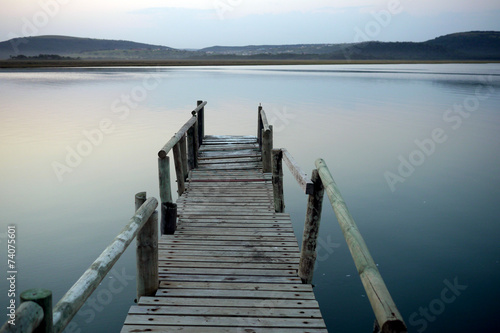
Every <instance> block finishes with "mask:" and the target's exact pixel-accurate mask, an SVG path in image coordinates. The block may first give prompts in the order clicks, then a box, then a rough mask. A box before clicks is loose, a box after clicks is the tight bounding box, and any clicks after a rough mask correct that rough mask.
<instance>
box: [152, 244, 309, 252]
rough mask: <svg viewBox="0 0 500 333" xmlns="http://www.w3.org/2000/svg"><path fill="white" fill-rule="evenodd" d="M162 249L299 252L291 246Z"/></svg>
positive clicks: (181, 248) (161, 247)
mask: <svg viewBox="0 0 500 333" xmlns="http://www.w3.org/2000/svg"><path fill="white" fill-rule="evenodd" d="M159 248H160V249H169V250H191V251H203V250H207V251H209V250H211V251H234V252H241V251H243V252H248V249H249V248H251V249H252V251H264V252H272V251H276V252H296V251H298V249H299V248H298V246H291V247H285V246H229V245H225V246H213V245H208V246H203V245H193V244H189V245H182V244H176V245H172V244H168V245H166V244H165V245H164V244H160V245H159Z"/></svg>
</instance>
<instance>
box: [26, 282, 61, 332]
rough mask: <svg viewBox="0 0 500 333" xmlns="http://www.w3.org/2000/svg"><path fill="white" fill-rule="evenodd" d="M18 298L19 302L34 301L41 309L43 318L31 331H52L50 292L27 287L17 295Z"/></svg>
mask: <svg viewBox="0 0 500 333" xmlns="http://www.w3.org/2000/svg"><path fill="white" fill-rule="evenodd" d="M19 299H20V301H21V303H24V302H35V303H36V304H38V305H39V306H40V307H41V308H42V310H43V319H42V321H41V323H40V324H39V325H38V327H37V328H36V329H35V330H34V331H33V332H36V333H52V332H53V316H52V292H51V291H50V290H47V289H29V290H26V291H23V292H22V293H21V295H20V296H19Z"/></svg>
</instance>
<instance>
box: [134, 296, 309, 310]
mask: <svg viewBox="0 0 500 333" xmlns="http://www.w3.org/2000/svg"><path fill="white" fill-rule="evenodd" d="M138 304H139V305H184V306H212V307H219V306H224V307H226V306H232V307H235V308H236V307H238V308H241V307H245V308H246V307H249V308H255V307H257V308H262V307H263V308H302V309H318V308H319V306H318V302H317V301H315V300H283V299H273V300H272V302H269V303H267V302H265V301H264V302H263V301H262V300H258V299H238V300H233V299H224V298H217V299H213V300H212V299H210V298H200V299H196V298H190V297H141V299H140V300H139V303H138Z"/></svg>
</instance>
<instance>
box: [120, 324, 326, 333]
mask: <svg viewBox="0 0 500 333" xmlns="http://www.w3.org/2000/svg"><path fill="white" fill-rule="evenodd" d="M141 332H150V333H172V332H182V333H242V332H249V333H328V331H327V330H326V328H307V329H306V328H290V327H286V328H278V327H275V328H273V327H264V328H259V327H248V328H247V327H220V326H140V325H124V326H123V328H122V330H121V333H141Z"/></svg>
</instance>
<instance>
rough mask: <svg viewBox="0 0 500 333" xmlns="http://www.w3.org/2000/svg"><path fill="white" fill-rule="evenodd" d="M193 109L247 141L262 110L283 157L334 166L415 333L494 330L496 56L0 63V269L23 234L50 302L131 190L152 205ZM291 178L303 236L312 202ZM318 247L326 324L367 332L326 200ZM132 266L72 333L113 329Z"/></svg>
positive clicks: (24, 271) (499, 131) (498, 211)
mask: <svg viewBox="0 0 500 333" xmlns="http://www.w3.org/2000/svg"><path fill="white" fill-rule="evenodd" d="M198 99H203V100H207V101H208V105H207V107H206V122H207V124H206V133H208V134H241V135H243V134H254V133H255V131H256V129H255V127H256V110H257V106H258V105H259V103H262V105H263V107H264V109H265V110H266V111H267V114H268V118H269V119H270V122H271V123H273V124H274V128H275V138H274V143H275V147H286V148H288V150H289V151H290V152H291V154H292V155H293V156H294V157H295V158H296V159H297V161H298V162H299V164H300V165H301V166H302V167H303V168H304V169H305V170H306V171H307V172H310V170H312V169H313V168H314V161H315V159H316V158H318V157H322V158H323V159H325V161H326V162H327V164H328V165H329V168H330V170H331V172H332V174H333V176H334V178H335V179H336V182H337V183H338V185H339V186H340V188H341V190H342V193H343V195H344V197H345V200H346V202H347V204H348V206H349V208H350V210H351V213H352V215H353V216H354V219H355V220H356V222H357V224H358V227H359V229H360V231H361V233H362V234H363V236H364V238H365V241H366V243H367V245H368V247H369V248H370V250H371V253H372V255H373V257H374V259H375V261H376V262H377V264H378V265H379V269H380V272H381V273H382V276H383V277H384V279H385V281H386V284H387V286H388V288H389V290H390V292H391V294H392V296H393V298H394V300H395V302H396V304H397V306H398V308H399V310H400V312H401V313H402V314H403V316H404V318H405V321H406V323H407V325H408V327H409V329H410V331H412V332H424V331H425V332H498V331H500V320H499V319H498V317H497V315H498V310H499V307H498V298H499V297H500V289H499V287H498V281H499V280H500V246H499V242H498V238H499V236H500V226H499V218H500V204H499V202H500V173H499V171H498V170H499V168H500V148H499V147H500V113H499V111H500V110H499V105H500V65H498V64H481V65H363V66H283V67H227V68H225V67H222V68H209V67H199V68H114V69H93V68H86V69H56V70H31V71H25V70H15V71H7V70H3V71H0V103H1V104H0V105H1V107H0V120H1V122H0V156H1V163H0V175H1V187H0V196H1V201H0V202H1V212H2V213H1V220H0V223H1V225H0V241H1V243H2V246H1V248H2V250H1V251H2V255H1V258H2V259H1V263H0V269H1V270H2V271H3V272H6V271H7V267H6V254H7V252H6V231H7V225H8V224H15V225H16V226H17V239H18V242H17V246H18V248H17V257H16V260H17V263H18V266H17V269H18V280H17V290H18V291H21V290H25V289H28V288H32V287H44V288H48V289H51V290H52V291H53V294H54V303H56V302H57V301H58V300H59V299H60V297H62V295H63V294H64V293H65V292H66V291H67V290H68V289H69V288H70V287H71V285H72V284H73V283H74V282H75V281H76V280H77V279H78V278H79V276H80V275H81V274H82V273H83V271H84V270H85V269H87V267H88V266H89V265H90V264H91V263H92V261H93V260H94V259H95V258H96V257H97V256H98V255H99V254H100V253H101V251H102V250H103V249H104V248H105V247H106V246H107V245H108V244H109V242H110V241H111V240H112V239H113V238H114V237H115V235H116V234H117V233H118V232H119V231H120V230H121V228H122V227H123V226H124V225H125V224H126V223H127V222H128V220H129V218H130V216H131V215H132V214H133V205H134V200H133V197H134V194H135V193H136V192H139V191H144V190H146V191H148V194H149V195H150V196H155V197H158V189H157V169H156V168H157V164H156V163H157V162H156V153H157V151H158V150H159V149H160V148H161V147H162V145H163V144H164V143H165V142H166V141H167V140H168V139H169V138H170V137H171V136H172V135H173V134H174V133H175V132H176V131H177V130H178V128H179V127H180V126H181V125H182V124H183V123H184V122H185V121H186V120H187V119H188V117H189V116H190V114H189V112H190V110H192V109H193V108H194V106H195V103H196V100H198ZM98 129H99V131H101V133H103V134H102V135H100V134H98V132H97V130H98ZM89 137H90V138H91V139H92V140H93V143H92V144H86V143H85V142H86V141H88V140H89V139H88V138H89ZM73 151H80V152H81V155H83V156H80V158H78V157H75V156H72V154H73V153H72V152H73ZM285 173H286V183H285V196H286V210H287V212H289V213H291V214H292V217H293V222H294V228H295V233H296V235H297V237H298V238H299V239H300V238H301V236H302V223H303V220H304V214H305V202H306V198H305V196H304V195H303V194H301V193H300V190H299V187H298V186H297V185H296V184H295V182H294V180H293V179H292V178H291V176H290V175H289V173H287V172H285ZM319 243H320V246H319V249H318V264H317V269H316V271H315V278H314V284H315V291H316V296H317V299H318V301H319V302H320V305H321V308H322V313H323V315H324V317H325V319H326V322H327V325H328V327H329V329H330V331H332V332H333V331H335V332H371V331H370V329H371V328H372V324H373V320H374V316H373V313H372V310H371V307H370V305H369V302H368V299H367V297H366V296H365V293H364V290H363V287H362V285H361V282H360V279H359V277H358V276H357V272H356V269H355V267H354V264H353V262H352V258H351V256H350V253H349V250H348V248H347V246H346V244H345V241H344V238H343V236H342V233H341V231H340V228H339V226H338V223H337V221H336V219H335V216H334V214H333V211H332V209H331V207H330V205H329V202H328V201H327V199H325V204H324V208H323V219H322V225H321V232H320V240H319ZM134 260H135V251H134V249H133V247H131V249H129V250H128V251H127V252H126V253H125V255H124V256H123V257H122V259H120V261H118V263H117V264H116V265H115V270H114V271H113V274H112V275H110V276H108V277H107V278H106V280H104V281H103V283H102V285H101V286H100V288H99V289H98V290H97V291H96V292H95V293H94V296H93V299H92V301H91V302H90V303H88V304H86V305H85V306H84V308H82V310H81V312H80V314H79V315H77V316H76V318H75V319H74V321H73V324H72V325H73V326H72V327H71V328H72V329H71V330H67V331H74V332H77V331H80V332H116V331H119V329H120V327H121V325H122V323H123V320H124V318H125V315H126V312H127V310H128V308H129V307H130V305H131V304H132V302H133V299H134V294H135V280H134V278H133V275H134V274H135V263H134ZM2 274H3V273H2ZM5 274H6V273H5ZM1 285H2V290H7V289H8V288H7V283H6V280H5V279H3V280H2V284H1ZM450 285H451V287H450ZM2 293H3V295H2V296H1V298H0V299H1V306H2V307H3V308H4V309H5V307H6V306H7V302H8V298H7V296H6V292H2ZM4 319H5V317H4ZM4 319H2V321H3V320H4Z"/></svg>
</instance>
